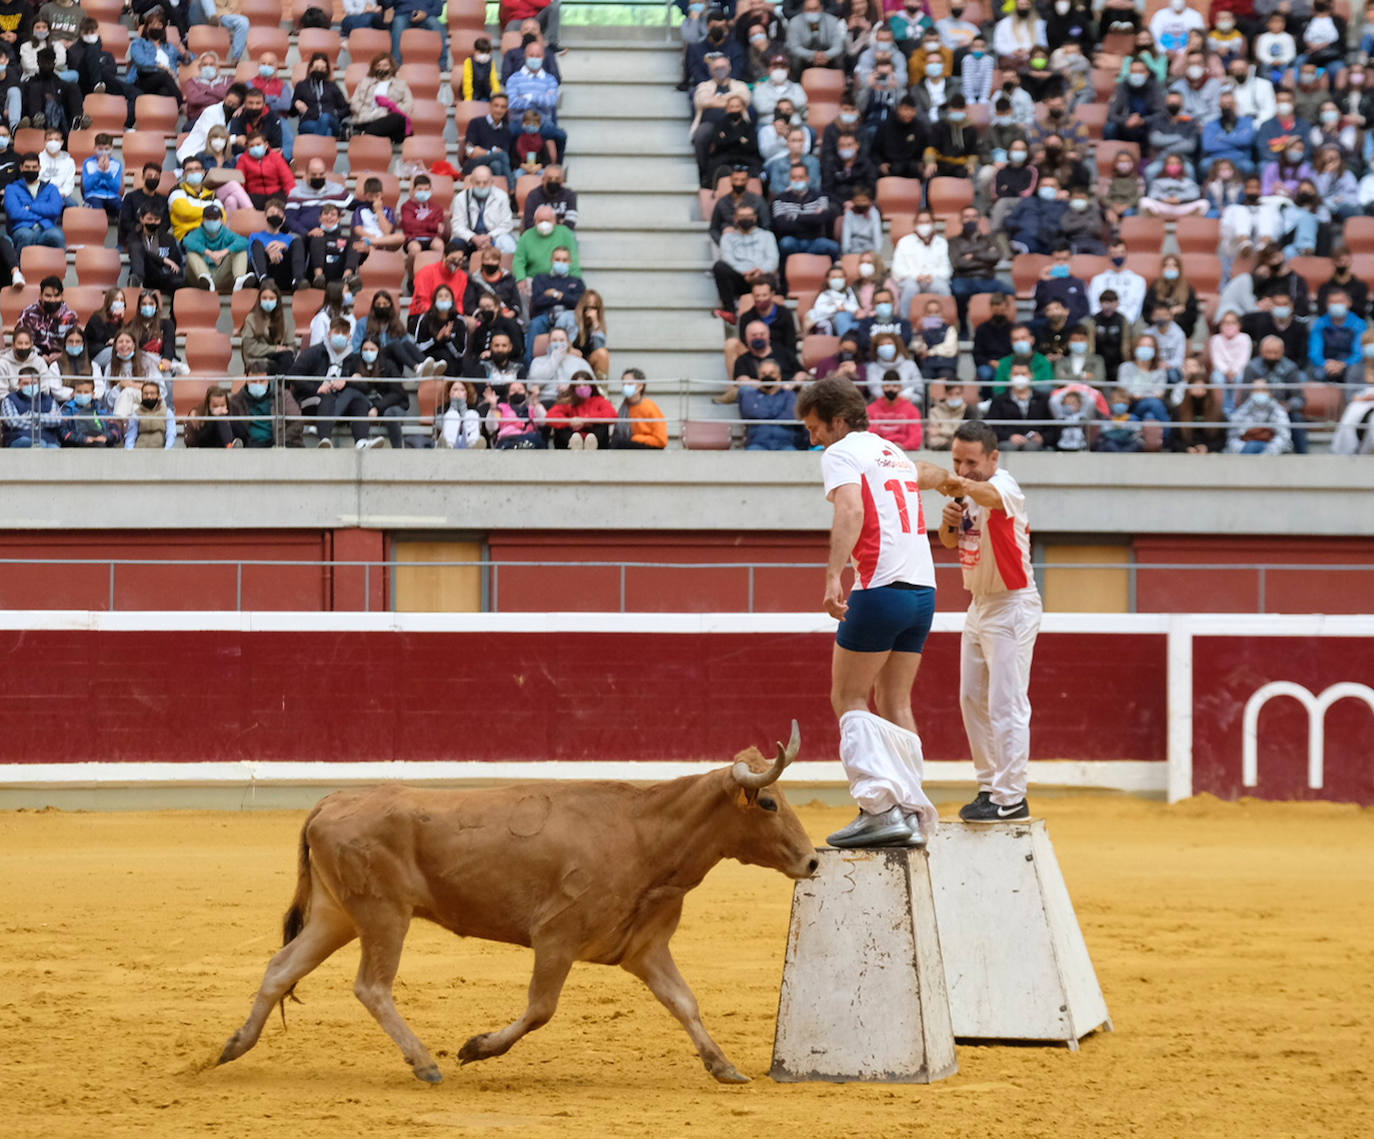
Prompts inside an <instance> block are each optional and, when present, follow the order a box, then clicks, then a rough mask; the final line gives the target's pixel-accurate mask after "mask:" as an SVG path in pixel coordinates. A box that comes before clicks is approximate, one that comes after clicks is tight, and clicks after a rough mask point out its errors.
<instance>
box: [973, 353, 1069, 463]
mask: <svg viewBox="0 0 1374 1139" xmlns="http://www.w3.org/2000/svg"><path fill="white" fill-rule="evenodd" d="M987 418H988V422H989V423H990V424H991V425H992V429H993V431H994V432H996V434H997V446H998V448H999V449H1001V450H1003V451H1043V450H1053V449H1054V445H1055V443H1056V442H1057V441H1058V439H1059V430H1058V428H1057V427H1053V426H1051V425H1050V424H1049V423H1047V422H1044V421H1046V420H1052V419H1053V418H1054V415H1053V413H1052V412H1051V411H1050V401H1049V397H1048V396H1045V395H1041V394H1038V393H1037V392H1036V391H1035V390H1034V389H1033V388H1032V387H1031V375H1030V367H1029V366H1028V365H1026V364H1024V363H1021V364H1016V365H1014V366H1013V367H1012V370H1011V374H1010V375H1009V377H1008V383H1007V386H1006V388H1005V389H1004V390H1002V391H1001V392H999V393H998V394H997V395H995V396H993V397H992V403H991V404H989V405H988V414H987ZM1037 421H1039V422H1037Z"/></svg>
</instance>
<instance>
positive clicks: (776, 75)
mask: <svg viewBox="0 0 1374 1139" xmlns="http://www.w3.org/2000/svg"><path fill="white" fill-rule="evenodd" d="M768 78H769V79H771V80H772V81H773V82H774V83H778V84H782V83H786V82H787V68H785V67H775V68H773V70H772V71H770V72H769V73H768Z"/></svg>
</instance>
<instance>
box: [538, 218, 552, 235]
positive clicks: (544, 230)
mask: <svg viewBox="0 0 1374 1139" xmlns="http://www.w3.org/2000/svg"><path fill="white" fill-rule="evenodd" d="M534 228H535V229H537V230H538V231H539V232H540V233H541V234H542V235H543V236H544V237H548V236H549V234H551V233H552V232H553V222H551V221H537V222H535V223H534Z"/></svg>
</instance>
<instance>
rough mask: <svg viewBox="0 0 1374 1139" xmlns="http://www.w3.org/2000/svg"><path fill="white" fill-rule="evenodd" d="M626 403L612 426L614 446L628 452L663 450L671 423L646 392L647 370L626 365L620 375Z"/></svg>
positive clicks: (622, 405) (612, 443)
mask: <svg viewBox="0 0 1374 1139" xmlns="http://www.w3.org/2000/svg"><path fill="white" fill-rule="evenodd" d="M620 383H621V388H620V390H621V393H622V394H623V395H624V396H625V402H624V403H622V404H621V405H620V418H619V419H618V420H617V422H616V424H615V426H614V427H613V428H612V429H611V446H612V447H613V448H619V449H623V450H629V451H662V450H663V449H664V448H665V447H667V446H668V423H667V421H666V420H665V419H664V416H663V411H662V410H661V409H660V408H659V406H658V404H656V403H655V402H654V401H653V400H651V399H650V398H649V397H648V396H646V395H645V394H644V373H643V372H641V371H640V370H639V369H638V368H626V369H625V374H624V375H623V376H621V377H620Z"/></svg>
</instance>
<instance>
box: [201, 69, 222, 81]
mask: <svg viewBox="0 0 1374 1139" xmlns="http://www.w3.org/2000/svg"><path fill="white" fill-rule="evenodd" d="M218 74H219V72H218V71H217V70H216V69H215V68H213V67H209V66H206V67H202V68H201V69H200V77H201V78H202V79H204V80H205V81H206V82H207V83H208V82H210V81H211V80H213V79H214V77H215V76H216V75H218Z"/></svg>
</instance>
